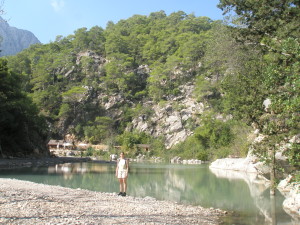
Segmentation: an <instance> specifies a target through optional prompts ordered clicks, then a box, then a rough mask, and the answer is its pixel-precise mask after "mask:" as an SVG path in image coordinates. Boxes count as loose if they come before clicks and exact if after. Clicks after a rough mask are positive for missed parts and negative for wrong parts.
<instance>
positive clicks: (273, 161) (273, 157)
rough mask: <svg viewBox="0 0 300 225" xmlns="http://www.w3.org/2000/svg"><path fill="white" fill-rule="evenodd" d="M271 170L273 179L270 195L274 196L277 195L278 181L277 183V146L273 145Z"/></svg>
mask: <svg viewBox="0 0 300 225" xmlns="http://www.w3.org/2000/svg"><path fill="white" fill-rule="evenodd" d="M270 153H271V163H270V167H271V171H270V181H271V186H270V195H271V196H274V195H275V190H276V183H275V147H272V149H271V152H270Z"/></svg>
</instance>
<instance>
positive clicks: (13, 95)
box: [0, 59, 47, 157]
mask: <svg viewBox="0 0 300 225" xmlns="http://www.w3.org/2000/svg"><path fill="white" fill-rule="evenodd" d="M21 85H22V84H21V79H20V76H19V75H17V74H15V73H12V72H10V71H9V70H8V67H7V61H6V60H3V59H0V114H1V117H0V154H1V155H0V156H1V157H4V156H15V157H26V156H29V155H33V154H34V152H33V151H34V149H38V150H39V151H40V153H41V154H45V155H47V150H46V145H45V142H44V141H45V138H46V137H47V136H46V134H47V126H46V123H45V120H44V118H42V117H40V116H39V115H38V109H37V108H36V106H35V105H34V104H33V103H32V101H31V99H30V98H28V97H27V96H26V94H25V93H24V92H23V91H22V90H21Z"/></svg>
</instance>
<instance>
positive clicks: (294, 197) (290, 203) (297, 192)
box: [278, 176, 300, 223]
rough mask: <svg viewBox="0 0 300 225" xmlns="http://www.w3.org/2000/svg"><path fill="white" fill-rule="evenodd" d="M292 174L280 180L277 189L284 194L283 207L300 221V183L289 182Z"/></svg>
mask: <svg viewBox="0 0 300 225" xmlns="http://www.w3.org/2000/svg"><path fill="white" fill-rule="evenodd" d="M291 179H292V176H289V177H287V178H286V179H284V180H282V181H280V183H279V184H278V190H279V191H280V192H281V193H282V194H283V195H284V196H285V198H286V199H285V200H284V202H283V209H284V210H285V211H286V212H287V213H288V214H289V215H291V216H292V217H293V219H294V220H295V221H297V222H298V223H300V184H299V183H291Z"/></svg>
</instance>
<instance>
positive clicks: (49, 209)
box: [0, 178, 225, 224]
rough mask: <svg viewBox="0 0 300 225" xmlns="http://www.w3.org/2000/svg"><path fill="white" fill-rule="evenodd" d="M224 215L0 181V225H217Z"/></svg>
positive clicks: (111, 195)
mask: <svg viewBox="0 0 300 225" xmlns="http://www.w3.org/2000/svg"><path fill="white" fill-rule="evenodd" d="M224 214H225V212H223V211H221V210H218V209H205V208H202V207H200V206H187V205H179V204H176V203H173V202H167V201H158V200H155V199H154V198H150V197H146V198H137V197H132V196H127V197H121V196H117V194H116V193H100V192H94V191H88V190H82V189H71V188H65V187H60V186H50V185H44V184H37V183H33V182H29V181H20V180H14V179H2V178H0V223H1V224H2V223H3V224H219V223H220V218H221V217H222V216H224Z"/></svg>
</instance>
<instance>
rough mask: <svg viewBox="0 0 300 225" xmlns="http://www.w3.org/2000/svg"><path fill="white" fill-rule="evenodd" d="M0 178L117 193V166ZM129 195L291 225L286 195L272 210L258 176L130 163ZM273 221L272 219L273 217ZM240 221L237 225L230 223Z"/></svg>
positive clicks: (28, 171)
mask: <svg viewBox="0 0 300 225" xmlns="http://www.w3.org/2000/svg"><path fill="white" fill-rule="evenodd" d="M0 177H9V178H17V179H23V180H29V181H33V182H38V183H44V184H50V185H60V186H65V187H71V188H82V189H88V190H94V191H100V192H118V190H119V189H118V188H119V186H118V185H119V184H118V181H117V179H116V178H115V165H114V164H110V163H108V164H99V163H72V164H62V165H56V166H50V167H47V168H46V167H45V168H42V167H38V168H22V169H14V170H5V171H0ZM128 194H129V195H131V196H139V197H145V196H151V197H154V198H157V199H161V200H170V201H175V202H179V203H182V204H193V205H201V206H203V207H214V208H221V209H224V210H228V211H236V212H237V213H238V215H239V216H238V218H237V220H239V221H241V220H242V221H243V224H269V223H270V222H271V221H272V218H274V215H273V214H272V213H271V212H272V210H273V212H275V215H276V216H277V224H284V223H287V224H288V223H289V222H290V221H291V220H290V217H289V216H288V215H287V214H286V213H285V212H284V211H283V210H282V201H283V200H284V198H283V196H282V195H281V194H280V193H277V196H276V199H274V203H275V201H276V204H275V206H274V208H272V210H271V205H270V202H271V200H270V195H269V189H268V185H267V184H266V183H265V182H263V181H262V180H260V179H258V177H255V176H249V175H246V174H240V173H230V172H228V171H224V170H221V171H216V170H210V169H209V168H208V166H207V165H170V164H168V165H166V164H141V163H140V164H134V163H131V165H130V171H129V177H128ZM273 220H274V219H273ZM231 222H232V223H235V224H237V223H236V221H231Z"/></svg>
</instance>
